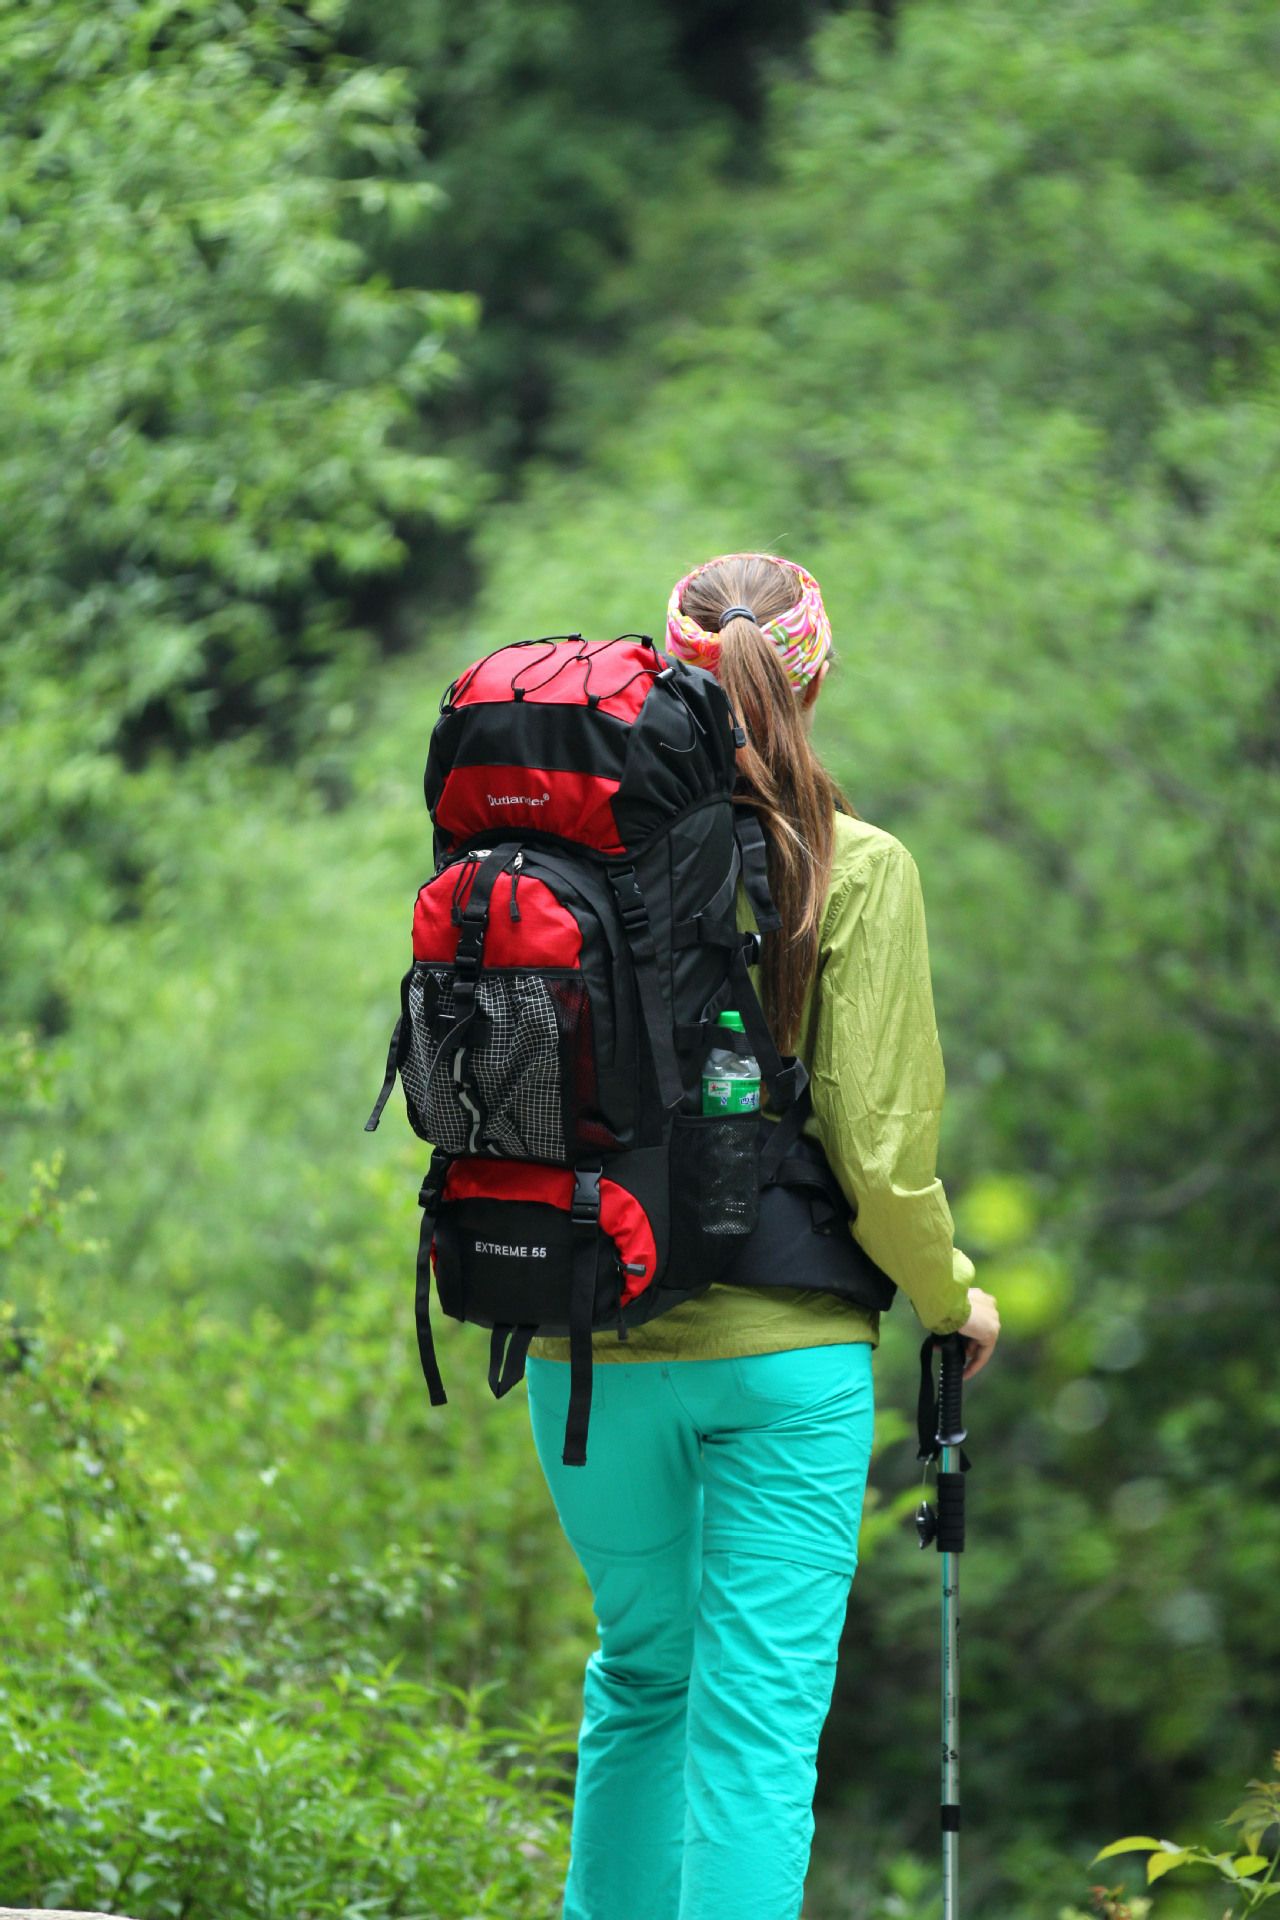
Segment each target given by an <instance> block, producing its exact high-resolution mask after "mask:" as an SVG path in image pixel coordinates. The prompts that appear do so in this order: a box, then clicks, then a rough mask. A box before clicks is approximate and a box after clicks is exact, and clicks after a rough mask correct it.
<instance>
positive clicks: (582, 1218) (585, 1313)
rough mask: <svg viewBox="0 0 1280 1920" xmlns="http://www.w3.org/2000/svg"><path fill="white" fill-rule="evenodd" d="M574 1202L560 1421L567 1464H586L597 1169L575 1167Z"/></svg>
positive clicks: (597, 1217)
mask: <svg viewBox="0 0 1280 1920" xmlns="http://www.w3.org/2000/svg"><path fill="white" fill-rule="evenodd" d="M573 1179H574V1185H573V1204H572V1206H571V1207H570V1210H569V1219H570V1224H571V1227H572V1232H573V1278H572V1283H571V1289H570V1294H569V1414H568V1418H567V1419H566V1421H565V1424H564V1453H563V1455H562V1456H561V1457H562V1459H563V1461H564V1464H565V1466H566V1467H585V1466H586V1464H587V1427H588V1425H589V1424H590V1421H591V1321H592V1316H593V1313H594V1311H595V1299H596V1243H597V1236H598V1234H599V1231H600V1169H599V1167H575V1168H574V1175H573Z"/></svg>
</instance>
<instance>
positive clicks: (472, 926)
mask: <svg viewBox="0 0 1280 1920" xmlns="http://www.w3.org/2000/svg"><path fill="white" fill-rule="evenodd" d="M519 851H520V849H519V847H518V846H517V845H516V844H515V843H514V841H507V842H506V843H505V844H504V845H503V846H500V847H494V848H493V850H492V852H490V853H486V854H485V856H484V858H483V860H481V862H480V865H479V868H478V869H477V872H476V877H475V879H474V880H473V881H472V882H471V891H470V893H469V894H468V895H467V903H466V905H465V906H464V907H463V908H462V909H461V910H460V911H459V910H458V909H457V908H455V909H454V919H455V921H456V922H457V925H458V929H459V931H458V945H457V950H456V952H455V953H454V956H453V1011H454V1015H455V1017H460V1018H466V1016H467V1015H469V1014H470V1013H471V1012H472V1011H473V1010H474V1008H475V1003H476V983H477V981H478V980H479V978H480V970H481V968H482V967H483V965H484V936H485V929H486V928H487V926H488V924H489V900H490V897H491V895H492V893H493V886H494V882H495V880H496V879H497V878H498V875H499V874H500V873H501V872H502V870H503V868H504V867H507V866H509V865H510V863H511V862H512V861H513V860H514V859H515V857H516V855H517V853H518V852H519Z"/></svg>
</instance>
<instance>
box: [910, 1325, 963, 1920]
mask: <svg viewBox="0 0 1280 1920" xmlns="http://www.w3.org/2000/svg"><path fill="white" fill-rule="evenodd" d="M935 1348H937V1349H938V1351H939V1352H940V1353H941V1356H942V1364H941V1367H940V1369H939V1375H940V1377H939V1383H938V1391H937V1396H936V1398H935V1395H934V1389H933V1354H934V1349H935ZM965 1359H966V1348H965V1342H964V1340H963V1339H962V1338H961V1336H960V1335H959V1334H958V1333H949V1334H946V1335H945V1336H943V1337H942V1338H935V1337H934V1335H932V1334H930V1336H929V1338H928V1339H927V1340H926V1341H925V1343H924V1346H923V1347H922V1348H921V1352H920V1404H919V1409H918V1415H917V1426H918V1431H919V1439H920V1454H919V1457H920V1459H921V1460H923V1461H924V1462H925V1463H926V1465H927V1464H928V1463H929V1462H930V1461H933V1460H936V1461H937V1462H938V1504H937V1506H936V1507H931V1506H930V1505H929V1503H928V1501H923V1502H922V1503H921V1505H920V1509H919V1511H918V1512H917V1514H916V1531H917V1532H918V1534H919V1536H920V1545H921V1547H927V1546H929V1545H933V1546H934V1547H935V1548H936V1549H937V1551H938V1552H939V1553H940V1554H941V1555H942V1805H941V1808H940V1814H941V1822H942V1920H960V1647H959V1634H960V1555H961V1554H962V1553H963V1552H964V1476H965V1474H966V1473H967V1472H968V1469H969V1461H968V1458H967V1456H966V1455H965V1453H964V1451H963V1448H964V1440H965V1431H964V1427H963V1426H962V1424H961V1397H962V1392H963V1387H964V1367H965Z"/></svg>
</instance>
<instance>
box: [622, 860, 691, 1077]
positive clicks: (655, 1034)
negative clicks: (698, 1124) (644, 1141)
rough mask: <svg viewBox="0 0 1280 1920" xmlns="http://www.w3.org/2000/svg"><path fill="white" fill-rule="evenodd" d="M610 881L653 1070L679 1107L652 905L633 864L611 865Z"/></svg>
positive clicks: (672, 1037)
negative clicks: (638, 1000)
mask: <svg viewBox="0 0 1280 1920" xmlns="http://www.w3.org/2000/svg"><path fill="white" fill-rule="evenodd" d="M609 881H610V884H611V886H612V887H613V892H614V897H615V899H616V900H617V902H618V913H619V915H620V917H621V920H622V930H623V932H624V933H625V934H626V936H627V945H628V946H629V947H630V949H631V958H632V961H633V963H634V965H635V970H636V989H637V991H638V993H639V995H640V1010H641V1012H642V1013H643V1015H644V1023H645V1026H646V1027H647V1028H648V1032H649V1045H650V1048H651V1049H652V1052H653V1065H654V1070H655V1072H656V1073H657V1076H658V1094H659V1097H660V1099H661V1101H662V1104H663V1106H664V1107H668V1108H670V1107H678V1106H679V1105H680V1102H681V1101H682V1100H683V1099H684V1081H683V1080H682V1079H681V1077H680V1065H679V1062H678V1061H677V1059H676V1047H675V1034H674V1031H673V1028H672V1024H671V1015H670V1013H669V1012H668V1011H667V1004H666V1001H665V1000H664V999H663V997H662V982H661V981H660V980H659V978H658V950H657V948H656V947H655V945H654V941H653V928H652V927H651V926H650V924H649V909H648V908H647V907H646V906H645V903H644V895H643V893H641V891H640V882H639V880H638V879H637V878H636V870H635V868H634V867H611V868H610V870H609Z"/></svg>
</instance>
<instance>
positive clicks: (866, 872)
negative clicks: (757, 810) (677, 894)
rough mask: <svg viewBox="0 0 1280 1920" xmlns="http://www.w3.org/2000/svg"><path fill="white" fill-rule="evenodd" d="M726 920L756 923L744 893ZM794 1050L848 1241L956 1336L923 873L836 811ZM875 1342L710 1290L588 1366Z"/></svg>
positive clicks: (957, 1309)
mask: <svg viewBox="0 0 1280 1920" xmlns="http://www.w3.org/2000/svg"><path fill="white" fill-rule="evenodd" d="M739 920H740V923H741V924H742V925H743V926H744V927H747V926H750V925H752V924H753V922H752V921H751V918H750V909H749V908H748V907H747V905H746V903H745V899H743V898H740V900H739ZM799 1052H800V1056H801V1058H802V1059H803V1061H804V1063H805V1065H806V1067H807V1068H808V1069H809V1076H810V1080H811V1082H812V1086H813V1119H812V1120H811V1121H810V1123H809V1124H810V1130H811V1131H813V1132H816V1134H817V1135H818V1138H819V1139H820V1140H821V1142H822V1144H823V1146H824V1148H825V1149H826V1153H827V1158H828V1159H829V1160H830V1162H831V1165H832V1168H833V1169H834V1171H835V1173H836V1176H837V1178H838V1179H839V1181H840V1184H841V1186H842V1187H843V1188H844V1190H845V1193H846V1194H847V1195H848V1197H849V1200H850V1202H851V1203H852V1205H853V1206H854V1208H855V1210H856V1211H855V1217H854V1220H853V1223H852V1231H853V1233H854V1235H855V1237H856V1238H857V1239H858V1240H859V1241H860V1243H861V1244H862V1246H863V1247H864V1248H865V1249H866V1251H867V1252H868V1253H869V1254H870V1255H871V1258H872V1259H873V1260H874V1261H875V1262H876V1264H877V1265H878V1266H880V1267H882V1268H883V1269H884V1271H885V1272H886V1273H887V1274H888V1275H889V1276H890V1278H891V1279H893V1280H896V1281H897V1283H898V1285H899V1286H900V1287H901V1289H902V1291H903V1292H904V1293H905V1294H906V1295H907V1297H908V1298H909V1299H910V1301H911V1303H912V1305H913V1306H914V1307H915V1309H916V1312H917V1313H918V1314H919V1316H920V1318H921V1320H922V1321H923V1322H924V1324H925V1326H926V1327H928V1328H930V1329H931V1330H932V1331H933V1332H935V1333H953V1332H954V1331H955V1330H956V1329H957V1328H958V1327H960V1326H962V1325H963V1324H964V1322H965V1320H966V1319H967V1318H968V1316H969V1288H968V1283H969V1281H970V1280H971V1279H972V1278H973V1266H972V1264H971V1263H970V1261H969V1260H968V1259H966V1257H965V1255H964V1254H963V1253H961V1252H960V1250H959V1249H958V1248H957V1247H956V1246H955V1244H954V1240H953V1237H952V1236H953V1229H952V1224H951V1211H950V1209H949V1207H948V1206H947V1200H946V1195H945V1194H944V1193H943V1190H942V1182H941V1181H940V1180H939V1179H938V1177H937V1172H936V1167H935V1162H936V1157H937V1148H938V1123H939V1119H940V1117H941V1113H942V1095H943V1087H944V1083H945V1082H944V1074H943V1068H942V1052H941V1049H940V1047H939V1045H938V1030H937V1026H936V1024H935V1021H934V1014H933V988H932V985H931V983H930V979H929V950H928V944H927V941H926V937H925V924H924V901H923V899H922V897H921V893H920V876H919V874H918V873H917V872H916V866H915V862H914V861H913V860H912V858H911V855H910V854H909V853H908V852H907V850H906V848H905V847H904V846H902V845H901V844H900V843H899V842H898V841H897V840H895V839H894V838H893V836H892V835H891V834H888V833H882V832H881V831H880V829H879V828H878V827H872V826H869V825H868V824H867V823H866V821H864V820H852V819H849V818H847V817H846V816H845V815H843V814H840V815H837V817H836V841H835V857H834V859H833V862H832V867H831V884H830V887H829V888H828V891H827V900H826V905H825V907H824V909H823V915H822V926H821V930H820V933H819V942H818V968H817V973H816V975H815V978H814V983H813V986H812V987H811V988H810V991H809V996H808V999H807V1001H806V1003H805V1010H804V1018H803V1021H802V1023H801V1032H800V1044H799ZM878 1334H879V1315H878V1314H875V1313H871V1312H868V1311H867V1310H865V1309H863V1308H861V1307H855V1306H851V1305H849V1304H848V1303H847V1302H845V1301H842V1300H838V1299H836V1298H835V1296H834V1295H831V1294H824V1293H814V1292H809V1291H806V1290H805V1289H803V1288H800V1287H778V1288H772V1287H771V1288H760V1287H728V1286H713V1287H712V1288H711V1289H710V1290H709V1292H707V1293H706V1294H704V1295H703V1296H702V1297H701V1298H700V1299H698V1300H693V1301H690V1302H689V1303H688V1304H687V1305H686V1306H683V1307H676V1308H675V1309H673V1311H672V1312H671V1313H668V1314H664V1315H663V1316H662V1317H661V1319H658V1320H654V1321H651V1322H650V1323H649V1325H648V1326H644V1327H637V1328H636V1329H635V1330H634V1331H633V1332H632V1334H631V1337H630V1339H629V1340H627V1341H625V1342H621V1341H619V1340H618V1338H617V1336H616V1334H614V1333H606V1334H599V1335H597V1337H596V1340H595V1357H596V1359H597V1361H609V1360H713V1359H729V1358H734V1357H743V1356H745V1355H748V1354H754V1353H778V1352H782V1351H784V1350H786V1349H788V1348H792V1347H810V1346H829V1345H835V1344H838V1343H841V1342H844V1341H852V1340H867V1341H871V1342H872V1343H873V1344H874V1343H875V1341H876V1339H877V1338H878ZM530 1352H531V1353H533V1354H535V1355H537V1356H539V1357H541V1358H545V1359H553V1360H567V1359H568V1357H569V1343H568V1341H567V1340H537V1341H535V1342H534V1343H533V1346H532V1347H531V1348H530Z"/></svg>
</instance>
